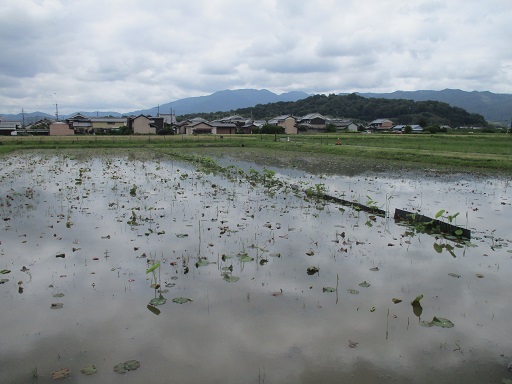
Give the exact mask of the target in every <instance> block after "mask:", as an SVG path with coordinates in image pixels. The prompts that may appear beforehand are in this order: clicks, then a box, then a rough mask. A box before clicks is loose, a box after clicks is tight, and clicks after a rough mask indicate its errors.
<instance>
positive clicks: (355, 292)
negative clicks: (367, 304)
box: [348, 289, 359, 295]
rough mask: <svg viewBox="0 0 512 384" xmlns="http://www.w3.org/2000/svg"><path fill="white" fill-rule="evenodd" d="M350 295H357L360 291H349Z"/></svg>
mask: <svg viewBox="0 0 512 384" xmlns="http://www.w3.org/2000/svg"><path fill="white" fill-rule="evenodd" d="M348 293H351V294H353V295H357V294H358V293H359V291H358V290H357V289H349V290H348Z"/></svg>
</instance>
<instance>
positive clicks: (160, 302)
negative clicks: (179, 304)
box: [149, 295, 167, 306]
mask: <svg viewBox="0 0 512 384" xmlns="http://www.w3.org/2000/svg"><path fill="white" fill-rule="evenodd" d="M165 303H167V299H166V298H165V297H163V296H162V295H160V296H159V297H155V298H154V299H151V301H150V302H149V304H150V305H153V306H158V305H164V304H165Z"/></svg>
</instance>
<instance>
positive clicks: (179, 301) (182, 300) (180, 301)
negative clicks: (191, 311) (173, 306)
mask: <svg viewBox="0 0 512 384" xmlns="http://www.w3.org/2000/svg"><path fill="white" fill-rule="evenodd" d="M191 301H192V299H189V298H187V297H177V298H175V299H172V302H173V303H177V304H185V303H188V302H191Z"/></svg>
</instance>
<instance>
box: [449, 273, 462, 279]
mask: <svg viewBox="0 0 512 384" xmlns="http://www.w3.org/2000/svg"><path fill="white" fill-rule="evenodd" d="M448 276H451V277H456V278H457V279H458V278H459V277H460V275H458V274H456V273H451V272H450V273H449V274H448Z"/></svg>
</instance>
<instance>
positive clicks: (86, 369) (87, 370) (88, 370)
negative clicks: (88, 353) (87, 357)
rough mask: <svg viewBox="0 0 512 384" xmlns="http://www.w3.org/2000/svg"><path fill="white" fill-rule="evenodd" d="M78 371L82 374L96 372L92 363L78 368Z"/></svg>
mask: <svg viewBox="0 0 512 384" xmlns="http://www.w3.org/2000/svg"><path fill="white" fill-rule="evenodd" d="M80 372H82V373H83V374H84V375H92V374H94V373H96V372H98V370H97V369H96V366H95V365H94V364H89V365H86V366H85V367H83V368H82V369H80Z"/></svg>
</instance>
